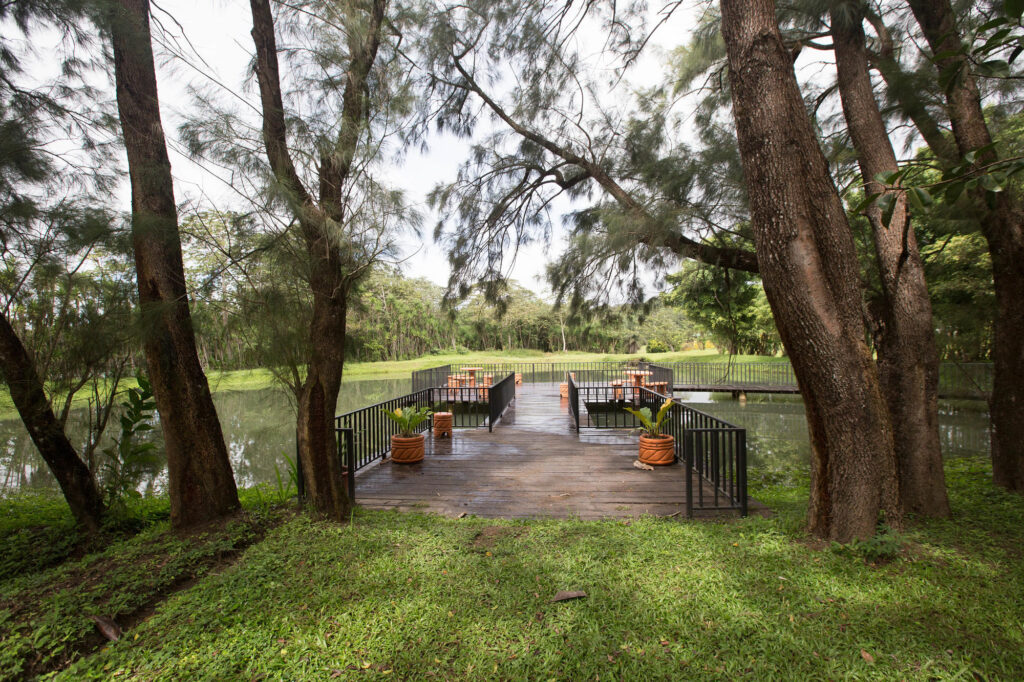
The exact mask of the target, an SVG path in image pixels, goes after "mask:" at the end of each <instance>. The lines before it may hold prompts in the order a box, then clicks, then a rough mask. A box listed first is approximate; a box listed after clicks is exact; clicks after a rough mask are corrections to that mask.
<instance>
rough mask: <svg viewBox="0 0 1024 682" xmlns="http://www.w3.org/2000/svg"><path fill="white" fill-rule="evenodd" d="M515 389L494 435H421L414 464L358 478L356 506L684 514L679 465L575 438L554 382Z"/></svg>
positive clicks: (590, 432) (504, 514) (602, 439)
mask: <svg viewBox="0 0 1024 682" xmlns="http://www.w3.org/2000/svg"><path fill="white" fill-rule="evenodd" d="M516 391H517V395H516V400H515V402H514V403H513V404H512V406H511V407H510V408H509V410H508V411H507V412H506V413H505V416H504V417H503V418H502V419H501V421H500V422H498V424H496V425H495V427H494V431H493V432H490V433H489V432H488V431H487V429H486V428H482V427H481V428H476V429H455V435H454V437H453V438H451V439H447V438H445V439H441V440H435V439H434V438H433V437H432V436H430V435H428V436H427V456H426V459H425V460H424V461H423V462H421V463H419V464H413V465H400V464H392V463H391V460H390V459H388V460H385V461H383V462H381V463H379V464H377V465H374V466H371V467H369V468H367V469H365V470H363V471H361V472H360V473H359V474H358V476H357V478H356V500H357V502H358V503H359V504H360V505H362V506H364V507H368V508H371V509H397V510H403V511H409V510H419V511H430V512H436V513H442V514H446V515H459V514H461V513H463V512H465V513H466V514H474V515H477V516H483V517H489V518H499V517H501V518H542V517H554V518H573V517H578V518H581V519H597V518H624V517H634V516H639V515H642V514H653V515H658V516H685V514H686V479H685V467H682V466H679V465H675V466H670V467H660V468H657V469H655V470H654V471H642V470H639V469H636V468H634V467H633V462H634V460H635V459H636V451H637V436H636V435H635V434H634V433H632V432H630V431H627V430H613V429H583V430H582V432H581V433H580V434H577V433H576V432H575V431H574V430H573V429H572V420H571V419H570V417H569V413H568V405H567V401H566V400H565V399H560V398H559V396H558V386H557V385H551V384H527V385H523V386H517V387H516ZM698 483H699V481H698V479H697V477H696V476H694V485H695V486H696V485H698ZM711 494H713V493H712V491H711V490H710V489H709V488H708V487H705V495H711ZM723 504H725V501H724V500H723Z"/></svg>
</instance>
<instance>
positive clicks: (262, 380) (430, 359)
mask: <svg viewBox="0 0 1024 682" xmlns="http://www.w3.org/2000/svg"><path fill="white" fill-rule="evenodd" d="M639 358H644V359H646V360H650V361H651V362H727V361H728V357H727V356H725V355H722V354H720V353H719V352H718V351H716V350H702V351H685V352H680V353H648V354H643V353H633V354H608V355H606V354H602V353H542V352H540V351H514V352H511V353H503V352H487V351H477V352H472V353H462V354H458V353H449V354H444V355H424V356H423V357H420V358H416V359H414V360H395V361H387V362H348V363H346V364H345V380H346V381H362V380H366V379H404V378H408V377H409V376H411V375H412V373H413V372H414V371H416V370H418V369H427V368H428V367H437V366H439V365H458V366H462V365H470V364H472V365H477V364H481V363H487V364H494V363H502V362H537V363H544V362H619V361H622V360H635V359H639ZM787 361H788V360H787V359H786V358H781V357H768V356H763V355H736V356H733V362H787ZM206 376H207V379H208V380H209V382H210V389H211V390H212V391H214V392H216V391H254V390H259V389H263V388H270V387H272V386H274V385H276V384H275V379H274V376H273V374H271V373H270V371H269V370H266V369H243V370H237V371H233V372H218V371H210V372H207V373H206ZM135 386H136V381H135V379H134V378H130V377H129V378H128V379H126V380H125V381H124V382H122V384H121V390H128V389H129V388H133V387H135ZM87 398H88V396H87V395H86V394H85V393H82V394H81V396H80V397H79V398H77V399H76V400H75V403H74V404H75V405H76V406H78V407H82V406H84V405H85V402H86V400H87ZM17 418H18V412H17V410H16V409H15V407H14V403H13V402H11V396H10V393H8V391H7V387H6V386H0V419H17Z"/></svg>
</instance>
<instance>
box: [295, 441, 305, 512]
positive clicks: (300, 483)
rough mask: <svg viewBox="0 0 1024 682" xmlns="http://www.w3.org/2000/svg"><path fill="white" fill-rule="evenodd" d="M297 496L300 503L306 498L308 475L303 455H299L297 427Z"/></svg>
mask: <svg viewBox="0 0 1024 682" xmlns="http://www.w3.org/2000/svg"><path fill="white" fill-rule="evenodd" d="M295 496H296V498H298V501H299V504H300V505H301V504H302V501H303V500H304V499H306V476H305V473H304V472H303V471H302V457H300V456H299V430H298V429H295Z"/></svg>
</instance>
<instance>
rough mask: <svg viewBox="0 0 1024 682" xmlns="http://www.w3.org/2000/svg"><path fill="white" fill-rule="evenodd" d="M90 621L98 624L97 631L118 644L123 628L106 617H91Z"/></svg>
mask: <svg viewBox="0 0 1024 682" xmlns="http://www.w3.org/2000/svg"><path fill="white" fill-rule="evenodd" d="M89 620H91V621H92V622H93V623H96V629H97V630H99V631H100V634H101V635H103V636H104V637H106V638H107V639H109V640H110V641H111V642H116V641H117V640H119V639H120V638H121V626H120V625H118V624H117V623H115V622H114V621H113V620H111V619H110V618H107V617H106V616H89Z"/></svg>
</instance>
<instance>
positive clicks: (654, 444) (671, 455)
mask: <svg viewBox="0 0 1024 682" xmlns="http://www.w3.org/2000/svg"><path fill="white" fill-rule="evenodd" d="M675 444H676V439H675V438H673V437H672V436H662V437H661V438H651V437H649V436H640V461H641V462H643V463H644V464H650V465H652V466H665V465H667V464H672V463H673V462H675V460H676V448H675Z"/></svg>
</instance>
